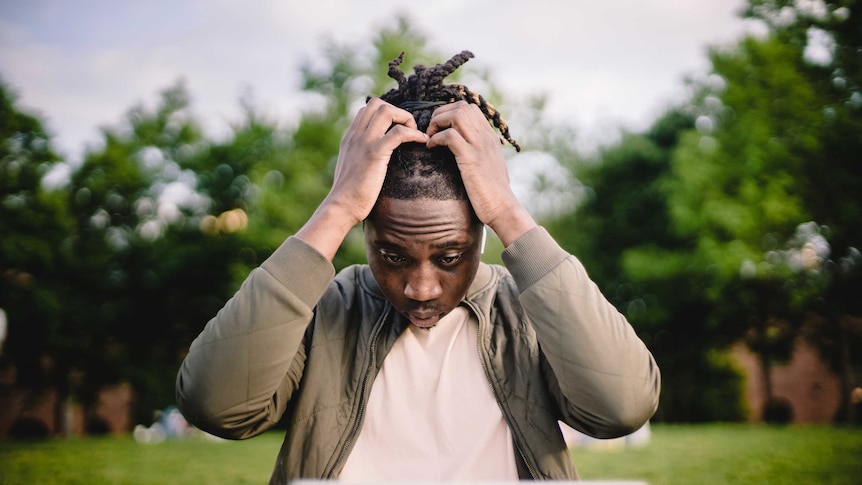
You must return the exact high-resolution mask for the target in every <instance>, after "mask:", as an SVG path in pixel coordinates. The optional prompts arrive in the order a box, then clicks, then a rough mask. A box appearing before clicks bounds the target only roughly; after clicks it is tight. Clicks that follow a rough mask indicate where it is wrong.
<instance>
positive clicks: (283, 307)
mask: <svg viewBox="0 0 862 485" xmlns="http://www.w3.org/2000/svg"><path fill="white" fill-rule="evenodd" d="M333 273H334V270H333V269H332V265H331V264H330V263H329V262H328V261H327V260H326V259H325V258H324V257H323V256H322V255H320V254H317V253H316V252H315V251H314V250H313V249H312V248H310V247H308V246H307V245H306V244H304V243H303V242H302V241H300V240H298V239H295V238H291V239H288V240H287V241H286V242H285V243H284V244H283V245H282V246H281V247H280V248H279V249H278V250H276V252H275V253H273V255H272V256H271V257H270V258H268V259H267V261H265V262H264V263H263V265H262V266H261V268H258V269H256V270H254V271H253V272H252V273H251V274H250V275H249V277H248V278H247V279H246V281H245V282H244V283H243V285H242V287H241V288H240V290H239V291H238V292H237V293H236V295H234V296H233V298H231V299H230V300H229V301H228V302H227V303H226V304H225V306H224V308H222V309H221V310H220V311H219V313H218V314H217V315H216V316H215V317H214V318H213V319H212V320H210V322H209V323H207V325H206V327H205V328H204V330H203V331H202V332H201V334H200V335H199V336H198V337H197V338H196V339H195V341H194V342H193V343H192V345H191V348H190V349H189V354H188V356H187V357H186V358H185V360H184V362H183V364H182V367H181V368H180V371H179V374H178V376H177V389H176V390H177V403H178V405H179V406H180V409H181V410H182V411H183V414H184V415H185V416H186V418H187V419H189V421H191V422H192V423H193V424H196V425H198V426H199V427H202V428H204V429H206V430H207V431H210V432H214V433H216V434H219V435H222V436H226V437H231V438H241V437H247V436H250V435H253V434H254V433H255V432H257V431H258V430H262V429H263V428H264V427H267V426H269V425H271V424H272V423H274V422H275V421H277V419H278V417H279V416H280V414H281V412H283V409H284V406H285V404H286V403H285V401H286V396H287V395H289V394H290V393H291V392H292V389H291V378H290V376H289V375H288V371H289V369H290V366H291V363H292V362H293V360H294V357H295V356H296V354H297V350H298V349H299V346H300V344H301V342H302V338H303V335H304V333H305V329H306V327H307V325H308V322H309V321H310V320H311V318H312V309H313V307H314V305H315V303H316V302H317V300H318V299H319V298H320V296H321V295H322V294H323V292H324V291H325V290H326V288H327V285H328V283H329V281H331V279H332V277H333ZM277 394H284V395H281V396H279V397H280V398H276V395H277Z"/></svg>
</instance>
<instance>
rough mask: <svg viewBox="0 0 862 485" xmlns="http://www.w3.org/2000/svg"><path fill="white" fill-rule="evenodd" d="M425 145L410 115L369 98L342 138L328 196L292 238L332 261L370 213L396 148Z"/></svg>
mask: <svg viewBox="0 0 862 485" xmlns="http://www.w3.org/2000/svg"><path fill="white" fill-rule="evenodd" d="M427 141H428V135H426V134H425V133H422V132H421V131H419V130H418V129H417V128H416V121H415V120H414V119H413V115H412V114H410V113H409V112H407V111H405V110H403V109H400V108H397V107H395V106H393V105H391V104H389V103H387V102H385V101H382V100H380V99H379V98H372V99H371V100H370V101H369V102H368V104H366V105H365V106H363V107H362V108H361V109H360V110H359V112H358V113H356V117H355V118H353V122H352V123H351V124H350V127H349V128H348V129H347V131H346V132H345V133H344V137H343V138H342V139H341V146H340V148H339V152H338V161H337V163H336V167H335V178H334V180H333V182H332V188H331V189H330V190H329V194H328V195H327V196H326V199H324V200H323V202H322V203H321V204H320V206H319V207H318V208H317V210H316V211H315V213H314V215H313V216H311V219H309V221H308V222H306V224H305V225H304V226H303V227H302V229H300V230H299V232H297V233H296V236H297V237H299V238H300V239H302V240H303V241H305V242H306V243H308V244H309V245H311V246H312V247H314V248H315V249H317V250H318V251H319V252H320V253H321V254H323V255H324V256H327V257H328V258H329V259H330V260H331V259H332V258H333V257H335V252H336V251H337V250H338V248H339V247H340V246H341V243H342V241H343V240H344V237H345V236H346V235H347V233H348V231H350V229H351V228H352V227H353V226H355V225H356V224H357V223H359V222H360V221H362V220H364V219H365V218H366V217H367V216H368V214H369V213H371V209H373V208H374V203H375V202H376V201H377V196H378V195H379V194H380V189H381V187H383V180H384V178H385V177H386V167H387V166H388V164H389V158H390V157H391V156H392V152H393V151H394V150H395V148H397V147H398V146H399V145H401V144H402V143H410V142H416V143H426V142H427Z"/></svg>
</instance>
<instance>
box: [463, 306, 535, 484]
mask: <svg viewBox="0 0 862 485" xmlns="http://www.w3.org/2000/svg"><path fill="white" fill-rule="evenodd" d="M464 303H466V305H467V306H468V307H470V309H471V310H473V313H474V314H476V316H477V319H478V320H479V333H478V335H477V337H476V351H477V352H478V353H479V362H480V363H481V364H482V370H483V371H485V380H486V381H487V382H488V386H489V387H490V388H491V393H492V394H493V395H494V400H495V401H497V407H498V408H500V412H501V413H502V414H503V419H505V420H506V423H507V426H509V428H510V429H511V425H510V424H509V416H508V414H507V413H506V411H505V409H504V407H503V403H502V402H501V401H500V397H499V393H498V392H497V389H496V388H495V387H494V382H493V381H492V380H491V372H490V371H489V370H488V366H487V365H486V364H485V354H484V352H483V350H484V349H483V347H482V341H483V340H482V335H483V333H484V328H485V326H484V325H483V321H482V320H483V319H484V315H482V312H480V311H478V309H477V308H476V307H475V305H474V304H473V303H472V302H469V301H465V302H464ZM515 448H516V449H517V450H518V454H519V455H521V460H522V461H523V462H524V465H526V467H527V471H529V472H530V476H532V477H533V479H534V480H536V479H538V477H539V475H538V474H537V473H536V470H535V469H534V468H533V465H532V464H531V463H530V461H529V460H527V457H526V456H525V455H524V452H523V451H521V446H520V445H519V444H518V443H517V441H516V442H515Z"/></svg>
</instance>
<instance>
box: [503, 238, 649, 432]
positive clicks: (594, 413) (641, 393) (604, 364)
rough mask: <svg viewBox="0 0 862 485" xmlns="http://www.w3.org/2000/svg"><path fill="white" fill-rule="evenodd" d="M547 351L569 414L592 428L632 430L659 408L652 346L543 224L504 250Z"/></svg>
mask: <svg viewBox="0 0 862 485" xmlns="http://www.w3.org/2000/svg"><path fill="white" fill-rule="evenodd" d="M503 262H504V263H505V264H506V267H507V268H508V269H509V272H510V273H511V274H512V276H513V278H514V279H515V282H516V284H517V286H518V291H519V292H520V300H521V305H522V306H523V307H524V310H525V311H526V312H527V315H528V316H529V317H530V321H531V322H532V324H533V328H534V330H535V332H536V336H537V338H538V340H539V345H540V348H541V351H542V354H543V355H544V356H545V358H546V360H547V362H548V364H549V365H550V367H551V370H552V372H553V377H554V378H555V380H556V384H557V386H558V387H559V389H551V392H557V393H560V394H562V395H561V396H558V398H559V399H560V401H561V405H562V407H563V409H562V412H563V414H564V416H563V421H565V422H566V423H567V424H569V425H570V426H572V427H574V428H575V429H578V430H580V431H583V432H585V433H587V434H590V435H593V436H596V437H600V438H611V437H616V436H622V435H624V434H628V433H631V432H633V431H635V430H637V429H638V428H639V427H640V426H642V425H643V424H644V423H645V422H646V421H647V420H648V419H649V418H650V417H651V416H652V415H653V414H654V413H655V411H656V408H657V407H658V397H659V391H660V387H661V378H660V373H659V369H658V366H657V365H656V363H655V360H654V359H653V356H652V354H651V353H650V352H649V350H647V348H646V345H644V343H643V342H642V341H641V340H640V338H638V336H637V334H636V333H635V331H634V329H633V328H632V327H631V325H630V324H629V323H628V321H627V320H626V319H625V317H624V316H623V315H622V314H620V313H619V312H618V311H617V310H616V308H615V307H614V306H613V305H612V304H611V303H610V302H608V301H607V299H606V298H605V297H604V296H603V295H602V294H601V292H600V291H599V289H598V287H597V286H596V284H595V283H594V282H593V281H592V280H590V278H589V276H588V275H587V272H586V270H585V269H584V267H583V265H582V264H581V262H580V261H578V259H577V258H575V257H574V256H572V255H570V254H568V253H567V252H566V251H564V250H563V249H562V248H561V247H560V246H559V245H558V244H557V243H556V241H554V239H553V238H552V237H551V236H550V235H549V234H548V233H547V231H546V230H545V229H544V228H542V227H537V228H535V229H533V230H531V231H530V232H528V233H527V234H525V235H523V236H522V237H521V238H519V239H518V240H517V241H515V242H514V243H513V244H511V245H510V246H509V247H508V248H506V250H505V251H504V252H503Z"/></svg>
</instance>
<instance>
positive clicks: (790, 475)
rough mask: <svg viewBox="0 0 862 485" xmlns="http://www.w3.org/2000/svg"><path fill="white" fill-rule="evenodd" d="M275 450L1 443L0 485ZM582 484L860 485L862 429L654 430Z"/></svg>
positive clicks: (168, 477)
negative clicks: (646, 440) (645, 442)
mask: <svg viewBox="0 0 862 485" xmlns="http://www.w3.org/2000/svg"><path fill="white" fill-rule="evenodd" d="M280 445H281V433H280V432H270V433H266V434H264V435H262V436H259V437H256V438H252V439H251V440H247V441H242V442H233V441H225V442H213V441H210V440H206V439H204V438H192V439H187V440H183V441H166V442H163V443H159V444H149V445H144V444H138V443H136V442H135V441H134V440H133V439H132V438H131V437H130V436H121V437H107V438H79V439H68V440H66V439H53V440H47V441H33V442H13V441H4V442H0V484H21V483H27V484H30V483H40V484H51V483H87V484H94V483H95V484H100V483H116V484H124V483H128V484H162V483H165V484H167V483H169V484H186V483H187V484H200V483H208V484H209V483H217V484H220V483H230V484H234V483H237V484H239V483H266V482H267V481H268V479H269V475H270V472H271V470H272V465H273V463H274V461H275V456H276V454H277V453H278V448H279V446H280ZM572 456H573V459H574V461H575V464H576V466H577V468H578V470H579V472H580V475H581V478H583V479H586V480H643V481H646V482H648V483H649V484H650V485H662V484H697V485H709V484H785V483H786V484H800V483H817V484H858V483H862V429H859V428H840V427H825V426H785V427H773V426H761V425H741V424H710V425H690V426H689V425H686V426H682V425H680V426H671V425H653V427H652V439H651V441H650V443H649V444H648V445H645V446H642V447H630V448H623V449H601V450H599V449H586V448H577V449H574V450H572Z"/></svg>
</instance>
